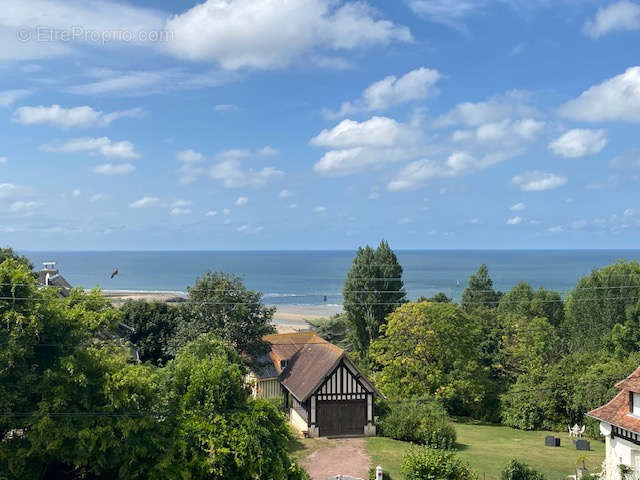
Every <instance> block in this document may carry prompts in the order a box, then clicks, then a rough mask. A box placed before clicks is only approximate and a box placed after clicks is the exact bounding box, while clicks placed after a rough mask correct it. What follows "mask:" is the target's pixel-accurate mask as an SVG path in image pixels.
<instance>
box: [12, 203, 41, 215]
mask: <svg viewBox="0 0 640 480" xmlns="http://www.w3.org/2000/svg"><path fill="white" fill-rule="evenodd" d="M38 206H40V204H39V203H38V202H34V201H24V200H18V201H16V202H13V203H12V204H11V205H9V209H8V211H9V212H10V213H18V214H27V213H31V212H33V211H34V210H35V209H36V208H38Z"/></svg>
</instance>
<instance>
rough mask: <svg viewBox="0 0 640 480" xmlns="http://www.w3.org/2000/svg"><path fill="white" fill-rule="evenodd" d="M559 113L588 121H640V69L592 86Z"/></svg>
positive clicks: (629, 70)
mask: <svg viewBox="0 0 640 480" xmlns="http://www.w3.org/2000/svg"><path fill="white" fill-rule="evenodd" d="M558 113H559V114H560V115H562V116H564V117H566V118H570V119H572V120H578V121H585V122H604V121H616V120H618V121H628V122H640V67H630V68H628V69H627V70H626V71H625V72H624V73H622V74H620V75H617V76H615V77H613V78H610V79H608V80H605V81H604V82H602V83H600V84H598V85H594V86H592V87H590V88H589V89H588V90H586V91H584V92H583V93H582V94H580V96H579V97H578V98H576V99H574V100H570V101H568V102H567V103H565V104H564V105H562V106H561V107H560V108H559V110H558Z"/></svg>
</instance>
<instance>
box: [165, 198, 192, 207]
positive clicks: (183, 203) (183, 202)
mask: <svg viewBox="0 0 640 480" xmlns="http://www.w3.org/2000/svg"><path fill="white" fill-rule="evenodd" d="M191 205H193V202H192V201H191V200H184V199H182V198H181V199H178V200H175V201H173V202H171V204H170V206H171V207H173V208H184V207H189V206H191Z"/></svg>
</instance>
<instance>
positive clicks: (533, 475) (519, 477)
mask: <svg viewBox="0 0 640 480" xmlns="http://www.w3.org/2000/svg"><path fill="white" fill-rule="evenodd" d="M500 478H501V479H502V480H544V478H545V477H544V475H543V474H541V473H540V472H538V471H537V470H534V469H533V468H531V467H530V466H529V465H527V464H526V463H521V462H519V461H518V460H516V459H513V460H511V461H510V462H509V464H508V465H507V466H506V468H505V469H504V470H503V471H502V474H501V475H500Z"/></svg>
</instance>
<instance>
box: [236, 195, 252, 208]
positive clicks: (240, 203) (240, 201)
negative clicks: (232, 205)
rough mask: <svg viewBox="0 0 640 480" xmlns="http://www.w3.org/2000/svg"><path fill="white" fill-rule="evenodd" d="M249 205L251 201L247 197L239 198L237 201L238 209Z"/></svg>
mask: <svg viewBox="0 0 640 480" xmlns="http://www.w3.org/2000/svg"><path fill="white" fill-rule="evenodd" d="M247 203H249V199H248V198H247V197H238V198H237V199H236V205H237V206H238V207H241V206H243V205H246V204H247Z"/></svg>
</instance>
